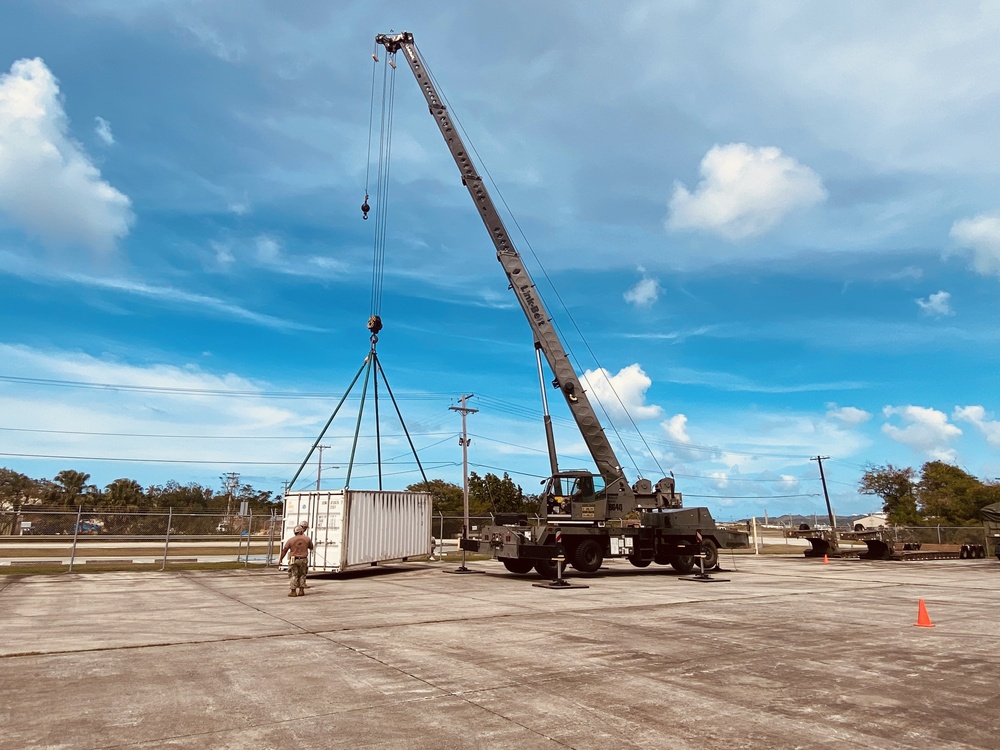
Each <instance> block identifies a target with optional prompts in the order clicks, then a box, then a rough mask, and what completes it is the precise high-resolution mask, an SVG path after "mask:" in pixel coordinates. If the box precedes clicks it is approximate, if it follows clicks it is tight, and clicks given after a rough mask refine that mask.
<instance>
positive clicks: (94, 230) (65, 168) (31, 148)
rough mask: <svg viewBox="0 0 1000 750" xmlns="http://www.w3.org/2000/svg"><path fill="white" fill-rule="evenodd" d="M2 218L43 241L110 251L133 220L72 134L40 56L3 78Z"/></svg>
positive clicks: (0, 125)
mask: <svg viewBox="0 0 1000 750" xmlns="http://www.w3.org/2000/svg"><path fill="white" fill-rule="evenodd" d="M0 212H3V213H4V214H6V215H7V216H8V217H9V218H10V219H11V220H13V222H14V223H15V224H16V225H17V226H19V227H20V228H22V229H24V230H26V231H27V232H29V233H31V234H34V235H36V236H38V237H40V238H41V239H43V240H44V241H46V242H51V243H55V244H70V245H72V244H81V245H86V246H89V247H91V248H94V249H97V250H109V249H110V248H112V247H113V246H114V244H115V241H116V240H118V239H120V238H122V237H124V236H125V235H126V234H128V231H129V226H130V225H131V224H132V222H133V219H134V217H133V214H132V210H131V207H130V201H129V199H128V198H127V197H126V196H125V195H123V194H122V193H120V192H119V191H118V190H116V189H115V188H113V187H111V185H109V184H108V183H107V182H105V181H104V180H103V179H101V173H100V171H99V170H98V169H97V167H95V166H94V165H93V163H92V162H91V161H90V159H89V157H88V156H87V154H86V153H85V152H84V151H83V148H82V147H81V146H80V144H78V143H77V142H76V141H74V140H72V139H71V138H70V136H69V126H68V123H67V119H66V113H65V112H64V111H63V108H62V101H61V99H60V96H59V86H58V83H57V81H56V79H55V77H54V76H53V75H52V73H51V72H50V71H49V69H48V68H47V67H46V66H45V63H44V62H43V61H42V60H41V59H40V58H35V59H33V60H18V61H17V62H15V63H14V64H13V65H12V66H11V69H10V73H9V74H4V75H3V76H0Z"/></svg>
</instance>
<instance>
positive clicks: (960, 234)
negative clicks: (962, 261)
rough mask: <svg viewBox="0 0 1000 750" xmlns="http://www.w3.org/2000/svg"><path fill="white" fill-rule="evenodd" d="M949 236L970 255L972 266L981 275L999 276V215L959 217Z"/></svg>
mask: <svg viewBox="0 0 1000 750" xmlns="http://www.w3.org/2000/svg"><path fill="white" fill-rule="evenodd" d="M951 238H952V239H953V240H955V242H957V243H958V244H959V245H960V246H961V247H962V248H963V249H965V250H966V251H967V252H966V253H965V254H966V255H969V256H971V260H972V267H973V268H974V269H975V270H976V273H978V274H980V275H982V276H1000V216H997V215H990V214H980V215H979V216H973V217H972V218H971V219H959V220H958V221H956V222H955V223H954V224H952V226H951Z"/></svg>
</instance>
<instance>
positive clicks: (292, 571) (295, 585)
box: [278, 524, 313, 596]
mask: <svg viewBox="0 0 1000 750" xmlns="http://www.w3.org/2000/svg"><path fill="white" fill-rule="evenodd" d="M305 531H306V526H305V524H299V525H298V526H296V527H295V536H293V537H291V538H290V539H289V540H288V541H287V542H285V544H284V546H283V547H282V548H281V554H280V555H279V556H278V565H281V561H282V560H284V559H285V553H286V552H288V553H289V558H290V559H289V561H288V585H289V586H290V587H291V590H290V591H289V592H288V595H289V596H305V594H306V592H305V588H306V572H307V571H308V570H309V550H311V549H312V548H313V543H312V539H310V538H309V537H307V536H306V534H305Z"/></svg>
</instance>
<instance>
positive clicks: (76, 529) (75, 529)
mask: <svg viewBox="0 0 1000 750" xmlns="http://www.w3.org/2000/svg"><path fill="white" fill-rule="evenodd" d="M82 514H83V505H78V506H76V526H74V527H73V551H72V552H70V555H69V571H68V572H70V573H72V572H73V563H74V562H75V561H76V538H77V536H79V534H80V516H81V515H82Z"/></svg>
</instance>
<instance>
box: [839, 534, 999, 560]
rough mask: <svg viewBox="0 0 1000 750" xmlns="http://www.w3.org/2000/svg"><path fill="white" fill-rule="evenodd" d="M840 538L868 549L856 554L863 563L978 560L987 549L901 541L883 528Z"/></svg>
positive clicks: (969, 545) (975, 546) (984, 554)
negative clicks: (850, 540) (866, 561)
mask: <svg viewBox="0 0 1000 750" xmlns="http://www.w3.org/2000/svg"><path fill="white" fill-rule="evenodd" d="M840 536H841V538H843V539H852V540H856V541H859V542H864V544H865V546H866V547H867V550H866V551H865V552H863V553H862V554H861V555H859V557H860V558H861V559H862V560H979V559H983V558H985V557H986V546H985V545H982V544H926V543H923V542H913V541H903V540H899V539H895V538H892V537H893V534H892V532H890V531H888V530H886V529H868V530H865V531H847V532H842V533H841V534H840Z"/></svg>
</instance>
